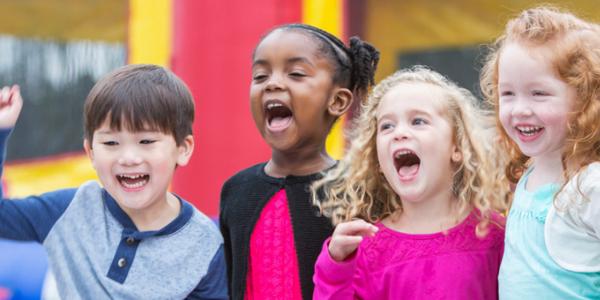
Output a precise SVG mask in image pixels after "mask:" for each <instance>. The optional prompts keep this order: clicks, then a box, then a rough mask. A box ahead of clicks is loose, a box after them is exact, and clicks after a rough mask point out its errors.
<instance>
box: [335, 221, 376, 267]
mask: <svg viewBox="0 0 600 300" xmlns="http://www.w3.org/2000/svg"><path fill="white" fill-rule="evenodd" d="M377 230H379V228H377V226H375V225H373V224H370V223H367V222H365V221H364V220H360V219H358V220H352V221H349V222H345V223H341V224H338V225H337V227H336V228H335V230H334V231H333V236H332V237H331V241H330V242H329V248H328V249H329V255H331V258H333V259H334V260H336V261H343V260H345V259H346V258H347V257H348V256H349V255H350V254H352V253H353V252H354V251H356V248H358V245H359V244H360V242H361V241H362V240H363V238H364V237H365V236H374V235H375V233H376V232H377Z"/></svg>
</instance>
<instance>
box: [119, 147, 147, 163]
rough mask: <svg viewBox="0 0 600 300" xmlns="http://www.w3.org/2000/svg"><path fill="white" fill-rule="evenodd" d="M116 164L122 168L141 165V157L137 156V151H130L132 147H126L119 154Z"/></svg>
mask: <svg viewBox="0 0 600 300" xmlns="http://www.w3.org/2000/svg"><path fill="white" fill-rule="evenodd" d="M118 163H119V164H120V165H123V166H135V165H139V164H141V163H142V157H141V156H140V155H139V153H138V151H136V150H135V149H132V147H128V148H125V149H123V152H121V155H120V156H119V159H118Z"/></svg>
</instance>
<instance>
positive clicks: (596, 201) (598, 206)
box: [580, 163, 600, 241]
mask: <svg viewBox="0 0 600 300" xmlns="http://www.w3.org/2000/svg"><path fill="white" fill-rule="evenodd" d="M581 190H582V192H583V195H585V198H586V199H584V201H586V205H585V206H584V209H582V210H581V211H580V217H581V222H582V223H583V224H584V226H585V227H586V229H587V232H588V233H590V234H591V235H592V236H593V237H595V238H596V239H597V240H598V241H600V163H595V164H592V165H590V166H589V167H588V170H586V173H585V178H583V180H582V184H581Z"/></svg>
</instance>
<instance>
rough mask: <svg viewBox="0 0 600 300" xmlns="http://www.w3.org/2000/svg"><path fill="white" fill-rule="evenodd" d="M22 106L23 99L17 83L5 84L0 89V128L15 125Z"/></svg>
mask: <svg viewBox="0 0 600 300" xmlns="http://www.w3.org/2000/svg"><path fill="white" fill-rule="evenodd" d="M22 106H23V99H22V98H21V93H20V92H19V86H18V85H13V86H12V87H8V86H5V87H3V88H2V90H0V129H4V128H12V127H14V126H15V124H16V123H17V119H18V118H19V114H20V113H21V107H22Z"/></svg>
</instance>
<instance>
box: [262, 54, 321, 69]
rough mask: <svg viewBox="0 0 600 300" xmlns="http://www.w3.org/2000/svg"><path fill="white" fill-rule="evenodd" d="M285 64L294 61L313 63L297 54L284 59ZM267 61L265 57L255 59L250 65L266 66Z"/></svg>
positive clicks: (293, 62) (311, 64)
mask: <svg viewBox="0 0 600 300" xmlns="http://www.w3.org/2000/svg"><path fill="white" fill-rule="evenodd" d="M285 63H286V64H288V65H289V64H296V63H304V64H307V65H310V66H314V64H313V63H312V62H311V61H310V60H308V59H307V58H306V57H303V56H297V57H290V58H288V59H286V61H285ZM268 65H269V62H268V61H267V60H266V59H257V60H255V61H254V62H253V63H252V67H255V66H268Z"/></svg>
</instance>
